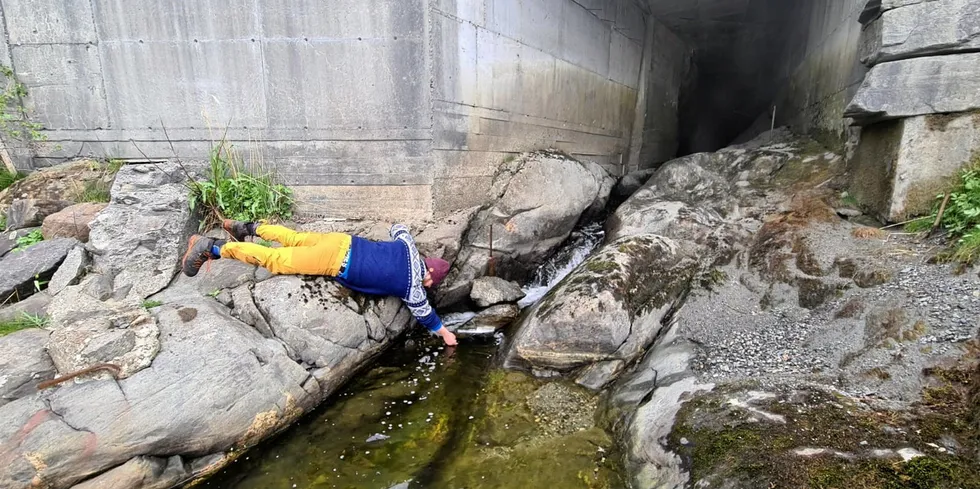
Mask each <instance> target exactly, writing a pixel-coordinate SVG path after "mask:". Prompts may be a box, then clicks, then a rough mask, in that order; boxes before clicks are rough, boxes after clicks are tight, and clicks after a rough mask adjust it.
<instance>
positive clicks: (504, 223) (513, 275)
mask: <svg viewBox="0 0 980 489" xmlns="http://www.w3.org/2000/svg"><path fill="white" fill-rule="evenodd" d="M614 184H615V179H614V178H612V177H611V176H610V175H609V173H608V172H606V170H604V169H603V168H602V167H601V166H599V165H598V164H596V163H593V162H589V161H585V162H581V161H577V160H574V159H571V158H568V157H567V156H564V155H561V154H557V153H551V152H544V151H542V152H535V153H529V154H525V155H522V156H521V157H519V158H517V159H515V160H514V161H511V162H509V163H507V164H505V165H504V166H503V167H502V168H501V169H500V171H499V172H498V173H497V175H495V176H494V181H493V185H492V188H491V191H490V199H491V202H492V203H491V204H490V205H488V206H486V207H485V208H484V209H482V210H481V211H480V212H479V213H478V214H477V215H476V216H475V217H474V218H473V223H472V225H471V226H470V230H469V232H468V233H467V235H466V238H465V241H464V243H463V247H462V249H461V251H460V253H459V257H458V258H457V260H456V263H455V264H454V267H453V270H452V271H451V272H450V274H449V276H448V277H447V279H446V284H445V285H443V286H441V287H440V288H439V293H438V295H437V300H436V302H437V305H438V306H440V307H443V306H448V305H450V304H456V303H459V302H460V301H463V300H465V298H466V297H467V296H468V295H469V292H470V289H471V285H472V281H473V280H474V279H476V278H477V277H480V276H483V275H486V271H487V265H488V262H489V249H490V246H491V243H490V234H491V228H492V232H493V243H492V245H493V250H494V266H495V269H496V271H497V273H496V274H495V275H497V276H500V277H504V278H507V279H515V280H521V279H523V278H526V277H527V276H529V274H530V273H531V272H532V271H533V270H534V269H535V268H536V267H537V265H538V264H540V263H541V261H543V260H544V258H545V257H547V256H549V255H550V254H551V253H552V252H553V251H554V250H555V249H556V248H557V247H558V246H559V245H561V243H562V242H563V241H565V239H566V238H568V236H569V234H570V233H571V232H572V229H573V228H574V227H575V224H576V223H577V222H579V219H580V218H581V217H582V216H583V214H588V213H590V212H594V211H595V210H597V209H600V208H601V207H603V206H604V205H605V203H606V202H607V201H608V199H609V193H610V192H611V191H612V186H613V185H614ZM543 188H547V189H550V190H549V191H548V192H542V191H541V189H543Z"/></svg>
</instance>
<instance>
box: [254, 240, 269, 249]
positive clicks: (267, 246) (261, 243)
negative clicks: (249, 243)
mask: <svg viewBox="0 0 980 489" xmlns="http://www.w3.org/2000/svg"><path fill="white" fill-rule="evenodd" d="M255 244H257V245H259V246H265V247H266V248H272V241H268V240H265V239H262V238H259V239H257V240H255Z"/></svg>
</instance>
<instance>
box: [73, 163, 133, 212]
mask: <svg viewBox="0 0 980 489" xmlns="http://www.w3.org/2000/svg"><path fill="white" fill-rule="evenodd" d="M125 163H126V162H125V161H122V160H109V162H108V163H105V164H104V165H103V164H100V165H99V166H98V167H97V168H93V170H101V171H102V175H100V176H99V178H96V179H95V180H91V181H89V182H86V183H85V185H84V186H82V187H81V188H76V190H75V196H74V200H75V202H95V203H99V202H105V203H107V202H109V199H110V194H109V191H110V190H111V189H112V182H113V180H114V177H115V175H116V173H119V169H120V168H122V167H123V165H124V164H125Z"/></svg>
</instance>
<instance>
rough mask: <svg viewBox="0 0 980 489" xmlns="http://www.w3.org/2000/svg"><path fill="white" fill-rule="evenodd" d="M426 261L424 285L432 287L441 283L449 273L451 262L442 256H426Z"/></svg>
mask: <svg viewBox="0 0 980 489" xmlns="http://www.w3.org/2000/svg"><path fill="white" fill-rule="evenodd" d="M424 261H425V278H424V279H422V285H424V286H426V287H430V288H431V287H435V286H437V285H439V282H442V280H443V279H444V278H446V274H448V273H449V262H448V261H446V260H443V259H441V258H425V259H424Z"/></svg>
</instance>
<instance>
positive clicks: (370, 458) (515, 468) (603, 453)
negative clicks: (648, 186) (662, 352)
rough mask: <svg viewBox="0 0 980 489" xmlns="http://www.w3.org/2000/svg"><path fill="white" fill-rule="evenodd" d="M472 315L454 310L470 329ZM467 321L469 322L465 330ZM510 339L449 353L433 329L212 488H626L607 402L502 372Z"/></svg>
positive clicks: (560, 274) (581, 238)
mask: <svg viewBox="0 0 980 489" xmlns="http://www.w3.org/2000/svg"><path fill="white" fill-rule="evenodd" d="M601 239H602V238H601V228H600V227H598V226H594V227H592V228H591V229H587V230H586V232H580V233H578V234H577V236H576V237H573V239H572V240H570V246H569V247H567V248H566V249H565V250H563V251H561V252H559V254H558V255H556V257H555V258H554V259H553V260H552V262H549V263H548V264H546V265H545V266H542V267H541V269H540V270H539V271H538V275H537V277H536V278H535V283H532V284H531V286H529V287H528V288H527V289H526V290H527V292H528V295H529V296H531V295H532V294H533V295H534V296H535V297H532V298H531V299H525V303H526V304H531V303H533V301H536V300H537V299H539V298H540V297H541V296H543V295H544V294H545V293H546V292H547V290H548V289H549V288H550V287H551V286H553V285H554V284H556V283H557V282H558V281H560V280H561V279H562V278H564V276H565V275H567V274H568V273H569V272H571V270H572V269H574V267H575V266H577V265H578V264H579V263H581V261H582V260H584V259H585V258H586V257H587V256H588V254H589V253H591V251H592V250H593V249H594V248H595V246H597V245H598V243H599V242H600V241H601ZM471 317H472V313H462V314H458V315H447V316H446V317H445V318H444V320H445V321H446V322H447V324H450V323H453V324H463V323H465V322H466V321H468V320H469V319H470V318H471ZM464 326H465V325H464ZM501 341H502V335H500V334H497V335H495V336H494V335H487V336H479V335H474V336H466V337H462V340H461V342H460V345H459V346H458V347H456V348H446V347H443V346H441V345H440V344H438V343H437V342H436V340H435V339H434V338H431V337H429V336H428V335H426V334H424V333H423V332H421V331H415V332H414V333H413V334H412V335H410V337H409V338H407V339H405V340H403V342H402V343H400V344H398V345H396V346H394V347H393V348H392V349H391V350H389V352H387V353H386V354H384V355H383V356H382V357H381V358H380V359H379V361H378V362H377V364H376V365H375V366H374V367H373V368H372V369H370V370H368V371H367V372H365V373H363V374H361V375H358V376H357V377H356V378H355V380H354V381H352V382H351V383H350V384H348V385H347V386H345V387H344V389H343V390H342V391H340V392H339V393H337V394H335V395H334V396H332V397H331V399H330V400H329V401H328V402H326V403H324V405H323V406H321V407H319V408H318V409H317V410H316V411H314V412H313V413H311V414H310V415H309V416H307V417H305V418H304V419H303V420H302V421H301V422H299V423H297V424H296V425H295V426H293V427H291V428H290V429H288V430H287V431H286V432H284V433H282V434H280V435H279V436H277V437H276V438H275V439H272V440H268V441H266V442H265V443H263V444H262V445H261V446H259V447H257V448H255V449H252V450H250V451H248V452H246V453H245V454H244V455H243V456H241V457H240V458H239V459H238V460H236V461H235V462H233V463H232V464H230V465H229V466H228V467H226V468H225V469H224V470H223V471H221V472H220V473H219V474H217V475H216V476H214V477H212V478H211V479H209V480H206V481H204V482H203V483H201V485H202V486H204V487H209V488H241V489H266V488H306V489H321V488H323V489H327V488H344V489H347V488H380V489H388V488H392V489H394V488H398V489H418V488H425V489H430V488H433V489H440V488H469V489H497V488H499V489H504V488H524V487H528V488H530V487H553V488H566V487H567V488H576V487H577V488H587V489H590V488H595V489H599V488H603V489H611V488H618V487H623V484H622V482H621V480H620V479H619V472H620V471H619V468H618V467H617V465H616V463H615V462H616V461H617V460H618V458H619V457H618V455H617V454H616V451H615V447H614V446H613V443H612V440H611V439H610V437H609V435H608V434H607V433H605V432H604V431H603V430H601V429H599V428H596V427H594V421H593V418H594V406H595V397H594V396H593V395H592V394H590V393H586V392H585V391H582V390H581V389H579V388H577V387H575V386H570V385H568V384H564V383H561V382H557V383H556V382H553V383H551V384H548V385H546V384H545V382H543V381H540V380H537V379H533V378H531V377H529V376H526V375H524V374H522V373H517V372H505V371H502V370H499V369H496V368H494V363H493V356H494V355H495V353H496V352H497V349H498V347H499V344H500V343H501Z"/></svg>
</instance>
